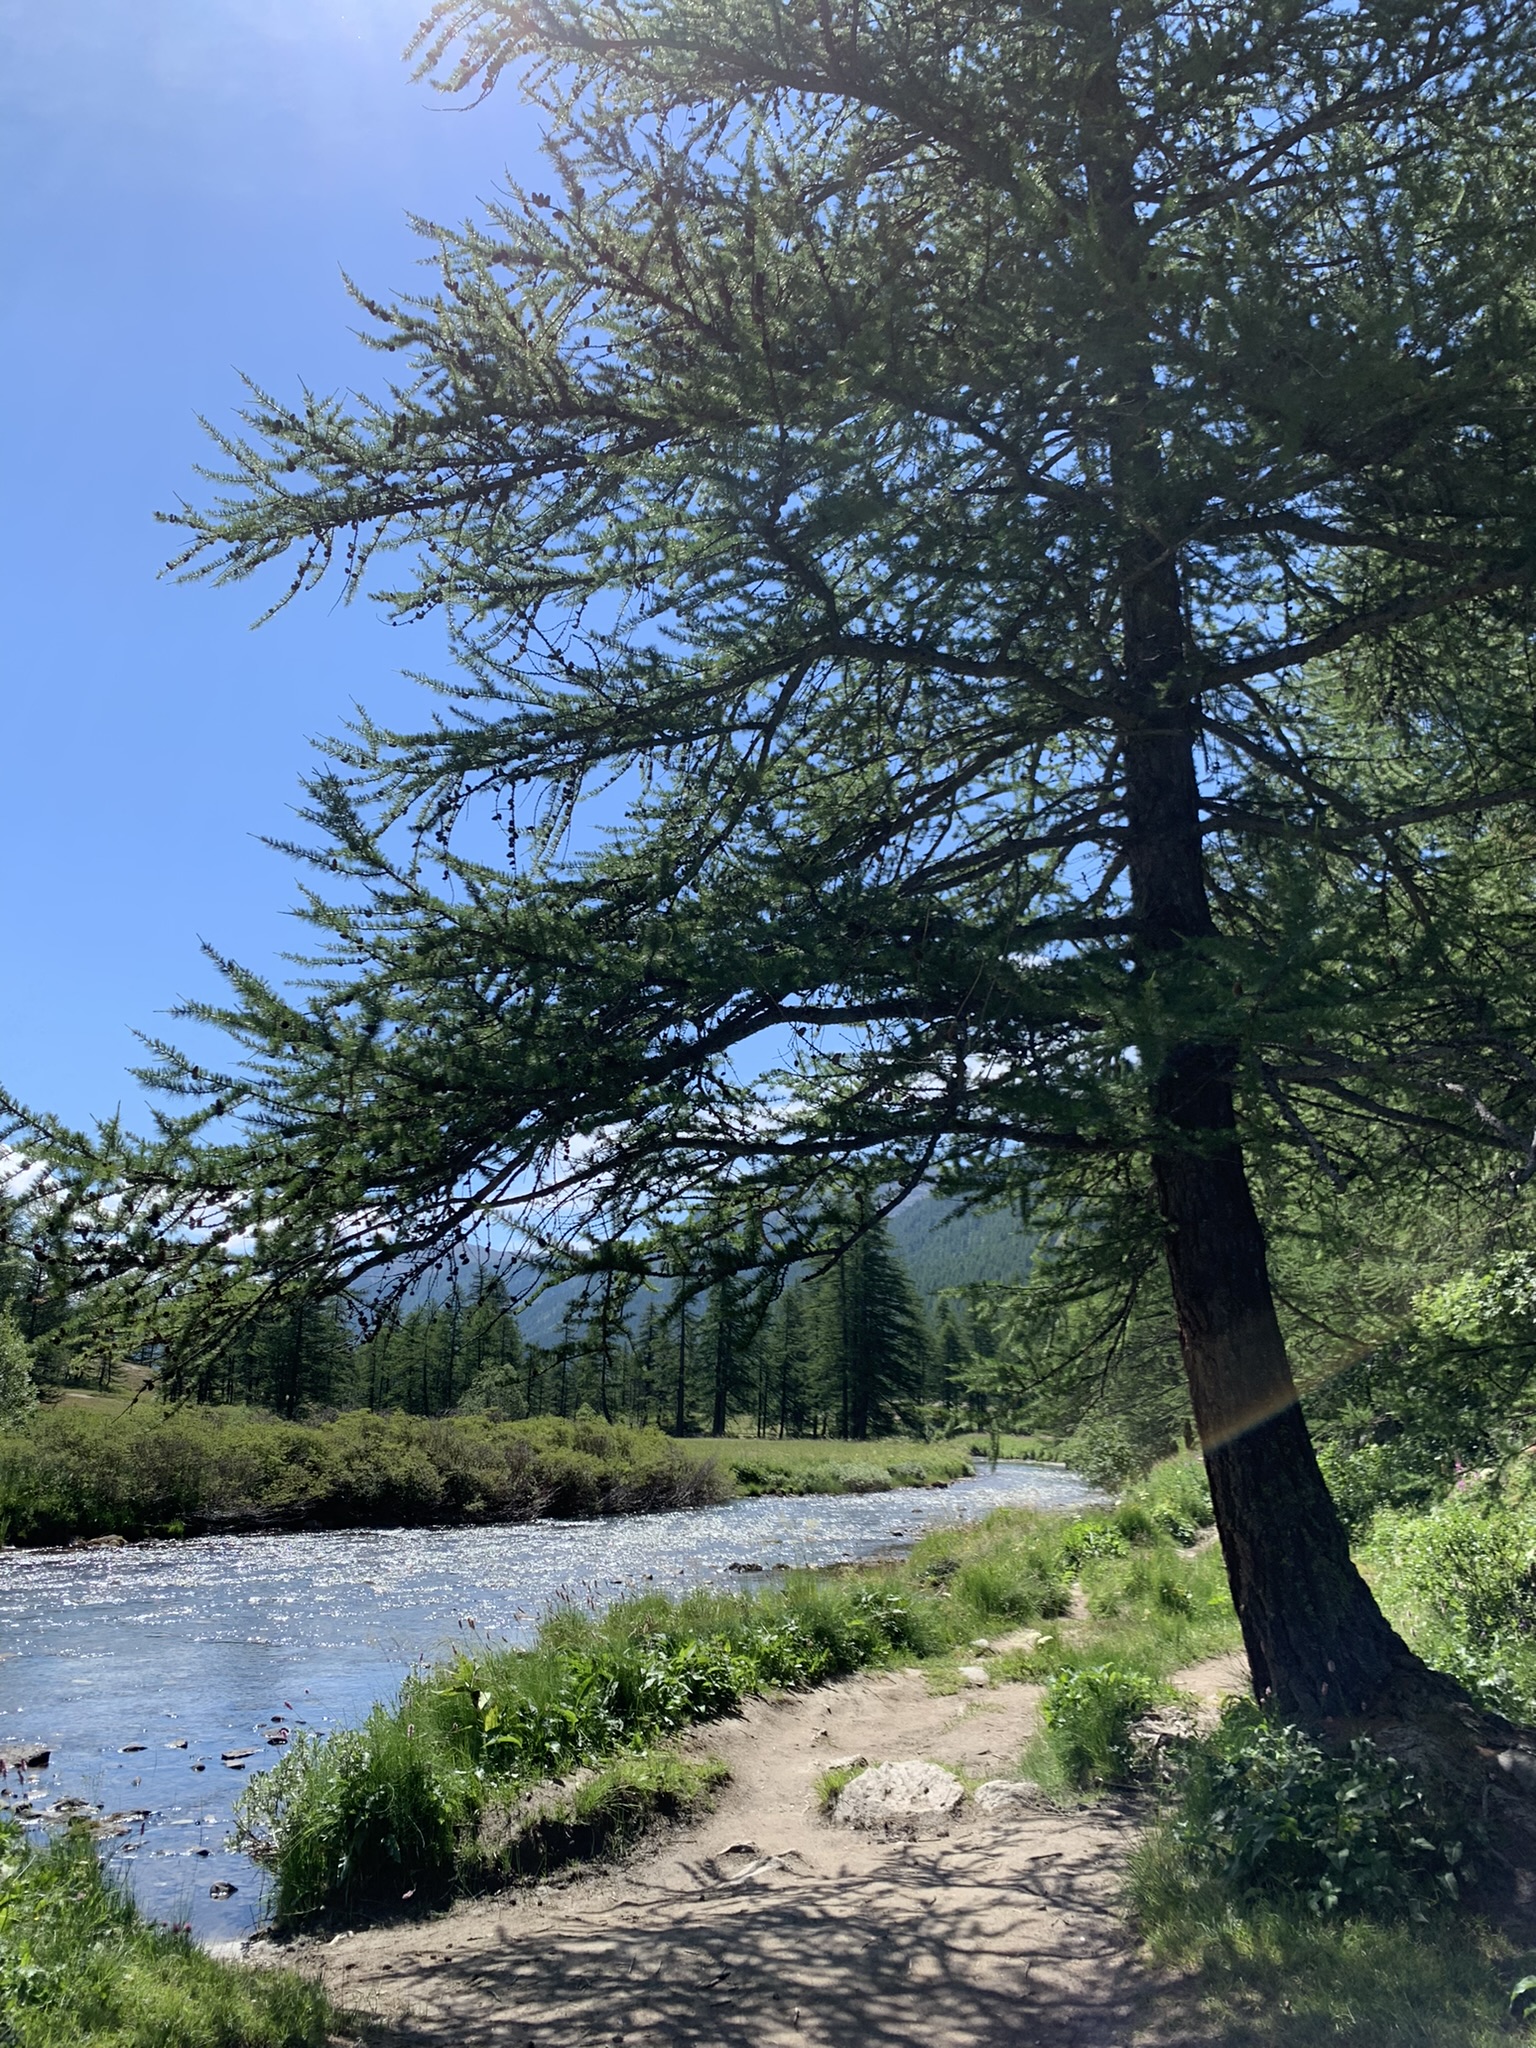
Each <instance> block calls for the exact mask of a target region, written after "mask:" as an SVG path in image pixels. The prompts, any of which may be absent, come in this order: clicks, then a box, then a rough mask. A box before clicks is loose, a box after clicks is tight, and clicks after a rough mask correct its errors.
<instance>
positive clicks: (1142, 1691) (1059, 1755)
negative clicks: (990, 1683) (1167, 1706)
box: [1041, 1664, 1163, 1789]
mask: <svg viewBox="0 0 1536 2048" xmlns="http://www.w3.org/2000/svg"><path fill="white" fill-rule="evenodd" d="M1162 1690H1163V1689H1162V1687H1160V1686H1159V1685H1158V1684H1157V1682H1156V1681H1155V1680H1154V1679H1151V1678H1148V1677H1146V1676H1145V1675H1144V1674H1143V1673H1142V1672H1140V1671H1121V1670H1118V1669H1117V1668H1116V1667H1115V1666H1114V1665H1112V1664H1091V1665H1088V1666H1086V1667H1084V1668H1083V1669H1081V1670H1077V1671H1063V1672H1062V1673H1061V1674H1060V1676H1059V1677H1057V1678H1055V1679H1053V1680H1052V1682H1051V1686H1050V1689H1049V1691H1048V1692H1047V1693H1046V1696H1045V1704H1044V1706H1043V1707H1042V1709H1041V1718H1042V1720H1043V1721H1044V1723H1045V1728H1046V1736H1047V1740H1048V1741H1049V1743H1050V1746H1051V1750H1052V1752H1053V1753H1054V1755H1055V1757H1056V1761H1057V1763H1058V1764H1059V1765H1060V1767H1061V1771H1062V1775H1063V1776H1064V1777H1065V1778H1066V1780H1067V1782H1068V1784H1071V1785H1075V1786H1077V1787H1078V1788H1079V1789H1086V1788H1087V1787H1089V1786H1092V1785H1107V1784H1113V1783H1115V1782H1117V1781H1119V1780H1121V1779H1123V1778H1125V1777H1126V1776H1128V1775H1129V1772H1130V1766H1131V1754H1130V1731H1131V1725H1132V1723H1133V1722H1134V1721H1136V1720H1137V1719H1138V1717H1139V1716H1140V1715H1142V1714H1144V1713H1145V1712H1146V1711H1147V1709H1148V1708H1149V1707H1150V1706H1152V1705H1153V1704H1154V1702H1155V1701H1156V1700H1157V1699H1159V1698H1160V1697H1161V1696H1162Z"/></svg>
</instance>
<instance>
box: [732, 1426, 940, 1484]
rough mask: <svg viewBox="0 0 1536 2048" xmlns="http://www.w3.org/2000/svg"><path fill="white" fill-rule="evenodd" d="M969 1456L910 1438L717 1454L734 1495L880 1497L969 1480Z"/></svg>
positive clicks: (749, 1447)
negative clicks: (903, 1489)
mask: <svg viewBox="0 0 1536 2048" xmlns="http://www.w3.org/2000/svg"><path fill="white" fill-rule="evenodd" d="M972 1455H973V1454H972V1453H970V1452H969V1451H968V1450H967V1449H965V1448H964V1447H962V1446H960V1445H958V1444H923V1443H916V1442H913V1441H912V1440H911V1439H909V1438H901V1437H898V1438H893V1439H886V1440H884V1441H872V1442H870V1443H868V1444H860V1445H858V1446H853V1445H850V1444H846V1443H835V1442H834V1443H828V1442H827V1441H826V1439H825V1438H819V1439H817V1440H815V1441H813V1442H808V1443H793V1442H788V1441H785V1442H777V1441H773V1440H767V1441H763V1442H751V1443H740V1442H737V1441H735V1440H733V1439H731V1438H727V1439H726V1441H725V1442H724V1443H723V1444H722V1445H721V1446H720V1448H719V1457H720V1462H721V1463H722V1464H723V1465H724V1466H725V1468H726V1470H727V1471H728V1472H729V1473H730V1474H731V1477H732V1479H733V1480H734V1482H735V1485H736V1489H737V1491H738V1492H739V1493H744V1494H760V1493H778V1494H796V1493H882V1492H884V1491H885V1490H886V1489H887V1488H889V1487H896V1486H946V1485H948V1484H949V1482H950V1481H951V1480H952V1479H964V1478H967V1477H969V1475H970V1472H971V1469H972V1466H971V1461H972Z"/></svg>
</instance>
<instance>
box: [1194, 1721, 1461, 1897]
mask: <svg viewBox="0 0 1536 2048" xmlns="http://www.w3.org/2000/svg"><path fill="white" fill-rule="evenodd" d="M1475 1831H1476V1820H1475V1816H1473V1815H1472V1814H1470V1813H1464V1814H1461V1815H1459V1816H1455V1817H1452V1816H1450V1815H1448V1814H1447V1813H1446V1812H1445V1811H1444V1810H1443V1809H1442V1807H1441V1806H1440V1805H1438V1804H1437V1803H1436V1802H1435V1801H1434V1800H1432V1799H1431V1798H1430V1797H1429V1796H1428V1794H1427V1793H1426V1791H1425V1790H1424V1788H1423V1786H1422V1785H1421V1784H1420V1783H1419V1781H1418V1780H1417V1779H1416V1778H1415V1776H1414V1774H1413V1773H1412V1772H1411V1771H1410V1770H1408V1769H1407V1768H1406V1767H1405V1766H1404V1765H1402V1764H1401V1763H1399V1762H1398V1761H1397V1759H1396V1758H1395V1757H1393V1756H1391V1755H1389V1754H1387V1753H1386V1752H1385V1751H1383V1750H1380V1749H1378V1748H1377V1747H1376V1745H1375V1744H1374V1743H1373V1742H1371V1741H1370V1740H1368V1739H1367V1738H1366V1737H1364V1736H1357V1737H1355V1738H1354V1740H1353V1741H1351V1743H1350V1745H1349V1747H1348V1749H1347V1751H1344V1752H1342V1753H1336V1754H1331V1753H1329V1752H1327V1751H1325V1750H1324V1749H1323V1748H1322V1747H1321V1746H1320V1745H1319V1744H1318V1742H1317V1741H1316V1740H1315V1739H1314V1738H1313V1737H1312V1736H1310V1735H1308V1734H1306V1733H1304V1732H1303V1731H1302V1730H1301V1729H1299V1728H1294V1727H1291V1726H1289V1725H1288V1724H1287V1723H1285V1722H1282V1721H1278V1720H1276V1719H1274V1718H1273V1716H1271V1715H1270V1714H1268V1713H1267V1712H1266V1711H1265V1710H1264V1709H1262V1708H1261V1707H1259V1706H1256V1705H1255V1704H1254V1703H1253V1702H1252V1701H1236V1702H1232V1703H1230V1704H1229V1705H1228V1707H1227V1708H1226V1710H1225V1712H1224V1714H1223V1716H1222V1721H1221V1725H1220V1727H1219V1728H1218V1729H1217V1730H1216V1732H1215V1733H1214V1734H1213V1735H1211V1736H1210V1737H1209V1738H1208V1739H1207V1740H1205V1741H1203V1742H1199V1743H1194V1744H1192V1745H1191V1746H1190V1748H1189V1751H1188V1753H1187V1759H1186V1763H1185V1774H1184V1782H1183V1789H1182V1792H1181V1796H1180V1801H1179V1810H1178V1812H1177V1815H1176V1817H1175V1819H1174V1822H1173V1838H1174V1840H1175V1842H1176V1843H1177V1844H1178V1846H1179V1847H1180V1849H1181V1850H1182V1851H1183V1853H1184V1854H1185V1855H1186V1857H1187V1858H1188V1859H1189V1864H1190V1868H1191V1870H1192V1871H1193V1872H1195V1873H1196V1874H1197V1875H1202V1876H1209V1877H1211V1878H1214V1879H1215V1880H1216V1881H1217V1882H1218V1883H1220V1884H1222V1885H1224V1886H1226V1887H1227V1888H1228V1889H1229V1890H1230V1892H1231V1893H1232V1895H1233V1896H1234V1897H1236V1898H1239V1899H1242V1898H1247V1897H1250V1896H1254V1895H1277V1896H1282V1897H1286V1898H1289V1899H1292V1900H1294V1901H1297V1902H1299V1903H1301V1904H1302V1905H1304V1906H1306V1907H1307V1908H1308V1909H1309V1910H1310V1911H1312V1912H1315V1913H1333V1912H1370V1913H1374V1914H1377V1915H1390V1914H1393V1913H1411V1914H1418V1915H1422V1914H1423V1913H1424V1912H1426V1911H1427V1910H1429V1909H1430V1908H1433V1907H1438V1906H1443V1905H1445V1904H1446V1903H1447V1902H1449V1901H1453V1900H1455V1899H1456V1898H1458V1897H1459V1895H1460V1892H1461V1888H1462V1886H1463V1885H1464V1884H1465V1883H1466V1882H1467V1880H1468V1878H1469V1875H1470V1873H1469V1871H1468V1869H1467V1868H1466V1865H1465V1860H1464V1858H1465V1850H1466V1844H1467V1842H1468V1839H1469V1838H1470V1836H1471V1835H1472V1834H1473V1833H1475Z"/></svg>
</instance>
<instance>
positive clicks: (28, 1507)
mask: <svg viewBox="0 0 1536 2048" xmlns="http://www.w3.org/2000/svg"><path fill="white" fill-rule="evenodd" d="M730 1492H731V1485H730V1480H729V1478H728V1477H727V1475H726V1474H725V1473H724V1472H723V1471H722V1469H721V1467H720V1465H719V1464H718V1462H717V1461H716V1459H715V1458H714V1456H713V1455H711V1454H710V1453H707V1452H704V1451H701V1450H696V1449H685V1448H683V1447H682V1446H681V1445H679V1444H678V1443H677V1442H675V1441H674V1440H673V1439H672V1438H670V1437H666V1436H663V1435H662V1434H661V1432H660V1431H659V1430H655V1429H633V1428H630V1427H628V1426H626V1425H624V1424H618V1423H615V1424H611V1425H610V1424H607V1423H601V1422H588V1421H584V1420H583V1421H575V1422H564V1421H560V1420H559V1419H557V1418H554V1417H540V1418H537V1419H535V1420H533V1421H529V1422H515V1423H497V1422H492V1421H489V1420H487V1419H486V1418H484V1417H480V1416H468V1417H462V1418H453V1419H440V1420H431V1419H426V1418H421V1417H411V1416H404V1415H388V1416H385V1415H374V1414H371V1413H369V1412H367V1411H356V1412H349V1413H345V1414H342V1415H339V1416H337V1417H336V1418H335V1419H334V1420H333V1421H329V1422H323V1423H290V1422H278V1421H274V1420H271V1419H270V1418H267V1417H259V1416H253V1415H251V1414H250V1413H249V1412H248V1411H245V1410H230V1409H217V1408H214V1409H210V1408H195V1409H180V1410H172V1411H165V1410H163V1409H158V1408H147V1409H143V1410H139V1411H135V1412H129V1413H127V1414H122V1415H103V1414H100V1413H95V1412H90V1411H85V1412H81V1411H76V1410H70V1409H67V1408H55V1409H44V1410H41V1411H39V1412H38V1413H37V1414H35V1415H33V1416H32V1417H31V1418H30V1419H29V1420H28V1421H27V1422H26V1423H25V1424H24V1425H23V1426H22V1427H21V1428H19V1429H15V1430H8V1431H6V1432H4V1433H3V1434H0V1540H4V1541H6V1542H10V1543H17V1544H41V1543H61V1542H67V1541H68V1540H69V1539H70V1538H71V1537H73V1536H102V1535H121V1536H147V1535H182V1534H187V1533H191V1532H196V1531H201V1530H209V1529H238V1528H261V1527H274V1526H275V1527H285V1526H286V1527H298V1526H305V1527H316V1528H360V1527H370V1526H371V1527H390V1526H395V1525H416V1526H421V1525H427V1524H432V1523H436V1522H466V1521H467V1522H477V1521H481V1522H526V1521H533V1520H536V1519H538V1518H539V1517H541V1516H544V1515H558V1516H564V1517H580V1516H598V1515H610V1514H633V1513H637V1512H644V1511H647V1510H652V1509H659V1508H674V1507H702V1506H707V1505H709V1504H711V1503H713V1502H715V1501H720V1500H724V1499H727V1498H729V1495H730Z"/></svg>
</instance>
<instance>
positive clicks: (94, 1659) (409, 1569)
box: [0, 1465, 1099, 1939]
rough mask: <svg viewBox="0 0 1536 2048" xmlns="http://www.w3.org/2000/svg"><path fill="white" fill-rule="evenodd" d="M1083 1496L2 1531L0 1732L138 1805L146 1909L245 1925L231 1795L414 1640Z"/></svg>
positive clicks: (866, 1547) (447, 1649)
mask: <svg viewBox="0 0 1536 2048" xmlns="http://www.w3.org/2000/svg"><path fill="white" fill-rule="evenodd" d="M1098 1498H1099V1497H1098V1496H1096V1495H1094V1494H1093V1493H1092V1491H1091V1490H1090V1489H1089V1488H1087V1487H1086V1486H1084V1485H1083V1483H1082V1482H1081V1481H1079V1480H1076V1479H1075V1478H1074V1477H1073V1476H1072V1475H1071V1474H1070V1473H1067V1472H1065V1471H1062V1470H1061V1469H1060V1468H1054V1467H1037V1466H1012V1467H1010V1466H1006V1465H1005V1466H1002V1467H1000V1468H999V1470H998V1471H997V1472H995V1473H992V1472H983V1473H981V1474H979V1475H978V1476H977V1477H975V1478H971V1479H962V1480H959V1481H956V1482H955V1483H954V1484H953V1485H951V1486H949V1487H947V1488H944V1489H935V1490H921V1489H909V1490H907V1491H904V1492H901V1493H879V1494H875V1493H848V1494H843V1495H837V1496H826V1497H820V1498H805V1497H798V1498H795V1499H782V1498H777V1497H774V1496H763V1497H760V1498H756V1499H740V1500H736V1501H733V1502H730V1503H728V1504H726V1505H724V1506H719V1507H708V1508H699V1509H689V1510H675V1511H669V1512H663V1513H660V1514H652V1515H641V1516H632V1517H609V1518H607V1519H605V1520H600V1521H571V1522H551V1521H542V1522H533V1523H526V1524H520V1525H508V1526H499V1527H465V1528H458V1529H416V1530H409V1529H407V1530H374V1529H369V1530H344V1531H334V1532H307V1533H293V1534H276V1535H264V1536H263V1535H256V1536H239V1537H233V1536H220V1537H202V1538H197V1539H182V1540H178V1541H174V1542H150V1543H143V1544H135V1545H131V1546H129V1547H128V1548H125V1549H107V1550H52V1551H45V1550H31V1551H25V1550H12V1551H7V1552H4V1553H0V1641H3V1643H4V1646H5V1651H6V1655H5V1656H4V1657H3V1658H0V1749H16V1748H20V1747H26V1748H29V1749H31V1750H34V1751H37V1750H41V1749H44V1748H47V1749H49V1750H51V1752H52V1755H51V1761H50V1764H49V1766H48V1768H47V1770H46V1771H44V1772H42V1773H40V1774H37V1775H36V1776H29V1778H28V1780H27V1797H28V1800H29V1801H30V1803H31V1804H32V1805H33V1806H34V1807H36V1808H38V1809H40V1810H45V1811H50V1810H52V1809H54V1808H56V1807H57V1806H58V1805H59V1803H60V1802H61V1801H66V1800H69V1799H81V1800H84V1801H85V1802H86V1803H87V1807H88V1808H89V1809H90V1810H92V1811H93V1812H94V1813H95V1814H96V1815H97V1818H98V1821H99V1820H102V1819H104V1818H105V1817H106V1816H107V1815H111V1814H127V1815H129V1816H131V1818H129V1819H127V1820H121V1821H118V1822H117V1823H115V1824H114V1825H113V1827H112V1829H111V1830H110V1839H108V1840H107V1841H106V1843H105V1850H106V1853H107V1854H108V1855H109V1857H110V1858H111V1860H112V1863H113V1867H114V1868H119V1869H122V1870H124V1871H125V1872H126V1873H127V1874H128V1875H129V1876H130V1877H131V1880H132V1883H133V1886H134V1890H135V1894H136V1896H137V1897H138V1898H139V1900H140V1902H141V1904H142V1905H143V1906H144V1908H145V1910H146V1911H148V1912H150V1913H152V1914H153V1915H154V1916H155V1917H156V1918H160V1919H165V1920H172V1921H177V1922H179V1921H183V1920H190V1921H192V1923H193V1924H194V1926H195V1928H196V1930H197V1932H198V1933H199V1935H202V1936H206V1937H208V1938H211V1939H227V1938H234V1937H237V1936H239V1935H242V1934H245V1933H249V1932H250V1931H251V1930H252V1929H253V1928H254V1926H255V1925H256V1924H258V1922H259V1919H260V1902H261V1886H262V1880H261V1877H260V1874H259V1873H258V1872H257V1871H256V1870H254V1869H253V1867H252V1866H251V1864H250V1863H249V1862H248V1861H247V1860H246V1858H244V1857H243V1856H241V1855H238V1854H236V1853H235V1852H234V1851H232V1850H230V1849H228V1848H226V1846H225V1839H226V1837H227V1836H228V1835H229V1834H230V1832H231V1831H232V1826H233V1820H232V1808H233V1804H234V1800H235V1797H236V1795H237V1794H238V1793H239V1791H240V1790H241V1789H242V1787H243V1786H244V1784H245V1783H246V1782H247V1781H248V1779H249V1778H250V1777H251V1776H252V1775H253V1774H254V1773H256V1772H258V1771H260V1770H262V1769H263V1768H265V1767H266V1766H267V1765H269V1764H271V1763H275V1762H276V1761H277V1760H278V1759H279V1758H280V1757H281V1755H282V1754H283V1753H284V1749H285V1747H286V1745H285V1743H284V1742H283V1739H282V1732H283V1731H284V1730H286V1731H288V1734H289V1736H290V1738H291V1737H293V1736H297V1735H299V1734H301V1733H304V1732H306V1731H317V1730H318V1731H325V1730H329V1729H335V1728H347V1727H355V1726H357V1725H359V1724H360V1723H361V1722H362V1721H363V1720H364V1719H365V1718H366V1716H367V1714H368V1711H369V1708H370V1706H371V1705H372V1704H373V1703H374V1702H375V1701H379V1700H389V1699H391V1698H393V1697H394V1696H395V1695H396V1694H397V1692H398V1691H399V1688H400V1686H401V1683H402V1681H403V1680H404V1679H405V1678H406V1677H407V1676H408V1675H409V1674H410V1672H411V1671H412V1670H413V1669H414V1668H416V1666H417V1664H418V1662H419V1660H422V1659H429V1660H436V1659H440V1658H442V1657H445V1656H446V1657H451V1656H452V1655H453V1653H454V1652H455V1650H456V1649H458V1648H459V1647H461V1646H463V1647H467V1648H471V1649H472V1648H473V1647H474V1646H476V1645H477V1644H480V1643H483V1642H489V1643H491V1644H494V1645H519V1644H528V1643H530V1642H532V1640H533V1637H534V1633H535V1630H536V1627H537V1624H538V1621H539V1618H540V1616H541V1615H543V1614H545V1613H548V1612H550V1611H551V1610H557V1611H562V1612H565V1611H574V1612H578V1613H581V1614H588V1615H591V1614H596V1613H599V1612H601V1611H602V1610H603V1609H605V1608H606V1607H607V1606H608V1605H609V1604H611V1603H612V1602H613V1601H614V1600H616V1599H620V1598H622V1597H623V1596H625V1595H626V1594H633V1593H638V1592H643V1591H653V1590H661V1591H666V1592H670V1593H674V1594H683V1593H686V1592H687V1591H688V1590H689V1589H691V1588H694V1587H712V1588H714V1589H716V1590H718V1591H725V1590H728V1589H731V1588H738V1589H739V1588H741V1587H743V1586H747V1585H756V1584H762V1583H768V1582H769V1581H770V1580H771V1578H772V1577H773V1575H774V1574H775V1573H781V1572H783V1571H785V1570H794V1569H803V1568H815V1567H818V1566H824V1565H828V1564H837V1563H846V1562H853V1561H859V1560H863V1559H869V1558H873V1557H876V1556H878V1555H880V1554H882V1553H884V1554H889V1553H890V1552H891V1551H893V1550H896V1549H899V1548H900V1547H902V1546H904V1545H906V1544H909V1543H912V1542H914V1541H917V1540H918V1539H920V1538H921V1537H922V1536H923V1535H924V1534H925V1533H926V1532H928V1531H930V1530H932V1529H935V1528H939V1527H948V1526H952V1525H958V1524H961V1523H967V1522H972V1521H977V1520H980V1519H981V1518H982V1517H984V1516H985V1515H986V1514H987V1513H989V1512H990V1511H991V1510H992V1509H994V1508H996V1507H998V1506H1002V1505H1010V1504H1011V1505H1015V1506H1017V1505H1033V1506H1037V1507H1054V1508H1058V1509H1062V1510H1067V1511H1069V1512H1070V1511H1079V1512H1080V1511H1081V1510H1082V1509H1083V1508H1084V1507H1085V1506H1087V1505H1091V1504H1092V1503H1093V1502H1094V1501H1095V1500H1096V1499H1098ZM274 1717H275V1718H274ZM274 1735H276V1736H277V1737H278V1741H277V1742H276V1743H273V1742H270V1741H269V1738H270V1737H271V1736H274ZM226 1751H228V1752H230V1758H229V1760H228V1761H226V1760H225V1756H224V1752H226ZM199 1765H201V1766H202V1768H201V1770H199V1768H198V1766H199ZM14 1783H15V1781H14V1780H12V1784H13V1786H14ZM141 1815H142V1818H140V1817H139V1816H141ZM214 1886H233V1887H234V1890H233V1891H232V1892H231V1893H229V1894H228V1895H227V1896H222V1897H220V1898H213V1897H210V1891H211V1889H212V1888H213V1887H214Z"/></svg>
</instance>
